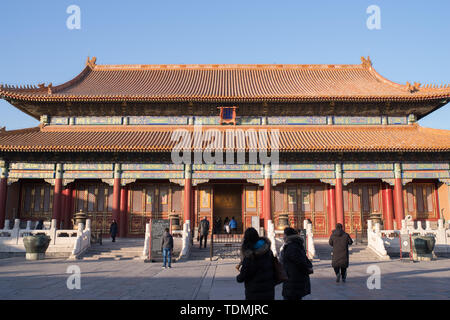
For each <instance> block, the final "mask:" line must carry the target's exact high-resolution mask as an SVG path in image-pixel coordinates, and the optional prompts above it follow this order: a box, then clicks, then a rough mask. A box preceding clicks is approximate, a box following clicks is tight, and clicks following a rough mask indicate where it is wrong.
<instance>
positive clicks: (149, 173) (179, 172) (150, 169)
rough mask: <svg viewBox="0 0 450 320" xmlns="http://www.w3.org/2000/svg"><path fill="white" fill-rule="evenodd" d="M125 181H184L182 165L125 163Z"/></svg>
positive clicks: (123, 166)
mask: <svg viewBox="0 0 450 320" xmlns="http://www.w3.org/2000/svg"><path fill="white" fill-rule="evenodd" d="M122 178H123V179H183V178H184V166H183V165H182V164H168V163H166V164H162V163H124V164H122Z"/></svg>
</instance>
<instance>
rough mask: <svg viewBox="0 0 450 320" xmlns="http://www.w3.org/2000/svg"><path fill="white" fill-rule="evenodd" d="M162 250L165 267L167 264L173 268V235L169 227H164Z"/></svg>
mask: <svg viewBox="0 0 450 320" xmlns="http://www.w3.org/2000/svg"><path fill="white" fill-rule="evenodd" d="M161 251H162V256H163V268H164V269H166V268H167V266H168V267H169V268H172V251H173V237H172V235H171V234H170V230H169V228H166V229H164V233H163V236H162V238H161Z"/></svg>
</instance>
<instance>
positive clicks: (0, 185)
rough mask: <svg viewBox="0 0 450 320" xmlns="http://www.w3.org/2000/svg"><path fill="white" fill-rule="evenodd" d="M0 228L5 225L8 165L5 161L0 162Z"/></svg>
mask: <svg viewBox="0 0 450 320" xmlns="http://www.w3.org/2000/svg"><path fill="white" fill-rule="evenodd" d="M0 170H1V176H0V229H3V228H4V226H5V219H6V196H7V194H8V167H7V165H6V162H5V161H1V162H0Z"/></svg>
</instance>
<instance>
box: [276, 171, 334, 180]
mask: <svg viewBox="0 0 450 320" xmlns="http://www.w3.org/2000/svg"><path fill="white" fill-rule="evenodd" d="M272 177H273V178H274V179H275V178H276V179H332V178H334V177H335V173H334V171H278V172H274V173H273V175H272Z"/></svg>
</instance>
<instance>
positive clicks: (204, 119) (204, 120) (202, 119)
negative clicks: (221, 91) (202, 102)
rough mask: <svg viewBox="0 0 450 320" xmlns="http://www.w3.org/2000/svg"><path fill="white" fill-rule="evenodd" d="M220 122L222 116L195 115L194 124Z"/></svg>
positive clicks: (216, 123)
mask: <svg viewBox="0 0 450 320" xmlns="http://www.w3.org/2000/svg"><path fill="white" fill-rule="evenodd" d="M219 123H220V117H202V116H196V117H194V124H198V125H200V124H204V125H218V124H219Z"/></svg>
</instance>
